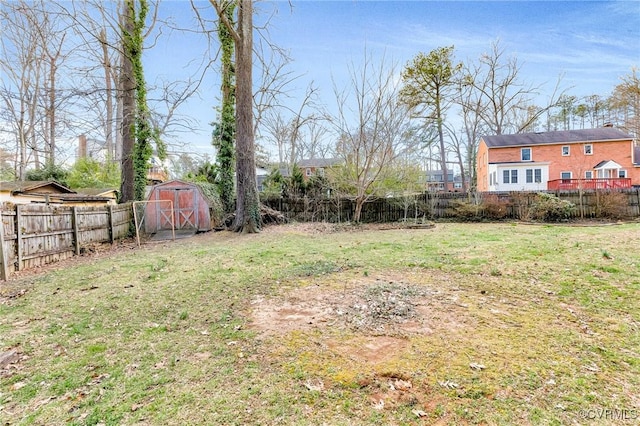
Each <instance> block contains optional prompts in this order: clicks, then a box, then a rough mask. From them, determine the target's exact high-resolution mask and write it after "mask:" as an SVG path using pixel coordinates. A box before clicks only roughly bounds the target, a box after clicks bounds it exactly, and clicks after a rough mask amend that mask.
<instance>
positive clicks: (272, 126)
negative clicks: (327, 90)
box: [263, 82, 322, 172]
mask: <svg viewBox="0 0 640 426" xmlns="http://www.w3.org/2000/svg"><path fill="white" fill-rule="evenodd" d="M317 90H318V89H317V88H315V87H314V86H313V82H312V83H310V84H309V86H308V87H307V90H306V92H305V95H304V97H303V99H302V101H301V102H300V105H299V107H298V108H297V109H295V110H293V109H291V108H289V107H276V108H271V109H270V111H269V113H268V114H267V116H266V118H265V120H264V122H263V127H264V129H265V133H266V135H267V136H268V137H269V138H270V139H271V140H272V142H273V143H274V145H275V146H276V147H277V149H278V159H279V162H280V166H284V167H286V168H287V170H288V171H289V172H291V171H292V169H293V166H294V165H295V164H296V162H297V161H299V160H300V159H301V158H303V156H304V154H305V141H304V136H305V132H304V130H305V128H309V129H314V130H316V132H317V128H313V127H310V126H312V125H315V124H317V123H318V122H319V121H321V120H322V113H320V112H318V107H317V104H316V100H315V98H316V94H317ZM307 110H309V111H308V112H307ZM287 115H288V117H287ZM316 136H317V134H316Z"/></svg>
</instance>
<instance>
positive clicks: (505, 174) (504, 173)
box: [502, 170, 511, 183]
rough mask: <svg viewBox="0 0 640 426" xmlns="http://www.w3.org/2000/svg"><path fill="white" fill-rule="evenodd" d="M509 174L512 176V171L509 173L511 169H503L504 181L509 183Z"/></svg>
mask: <svg viewBox="0 0 640 426" xmlns="http://www.w3.org/2000/svg"><path fill="white" fill-rule="evenodd" d="M509 176H511V175H510V173H509V170H503V171H502V183H509Z"/></svg>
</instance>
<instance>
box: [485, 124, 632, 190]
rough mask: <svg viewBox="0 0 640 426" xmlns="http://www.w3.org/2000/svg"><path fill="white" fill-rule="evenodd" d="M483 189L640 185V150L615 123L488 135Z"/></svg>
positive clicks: (601, 187)
mask: <svg viewBox="0 0 640 426" xmlns="http://www.w3.org/2000/svg"><path fill="white" fill-rule="evenodd" d="M477 179H478V191H539V190H547V189H549V190H556V189H568V190H569V189H580V188H582V189H595V188H597V189H614V188H628V187H631V186H632V185H640V149H638V147H635V146H634V143H633V138H632V137H631V136H629V135H627V134H625V133H624V132H622V131H620V130H618V129H614V128H613V127H604V128H599V129H583V130H565V131H557V132H537V133H521V134H515V135H495V136H483V137H482V138H481V139H480V143H479V147H478V157H477Z"/></svg>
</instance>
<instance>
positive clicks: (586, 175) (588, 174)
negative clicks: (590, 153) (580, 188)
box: [584, 170, 593, 179]
mask: <svg viewBox="0 0 640 426" xmlns="http://www.w3.org/2000/svg"><path fill="white" fill-rule="evenodd" d="M584 178H585V179H593V172H592V171H591V170H587V171H586V172H584Z"/></svg>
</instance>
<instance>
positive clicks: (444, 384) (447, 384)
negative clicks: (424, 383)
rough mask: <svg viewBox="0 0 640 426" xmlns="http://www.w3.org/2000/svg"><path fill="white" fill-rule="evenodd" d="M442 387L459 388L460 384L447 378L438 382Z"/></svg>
mask: <svg viewBox="0 0 640 426" xmlns="http://www.w3.org/2000/svg"><path fill="white" fill-rule="evenodd" d="M438 384H439V385H440V387H443V388H445V389H457V388H458V387H459V386H460V385H459V384H458V383H456V382H452V381H451V380H445V381H443V382H438Z"/></svg>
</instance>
